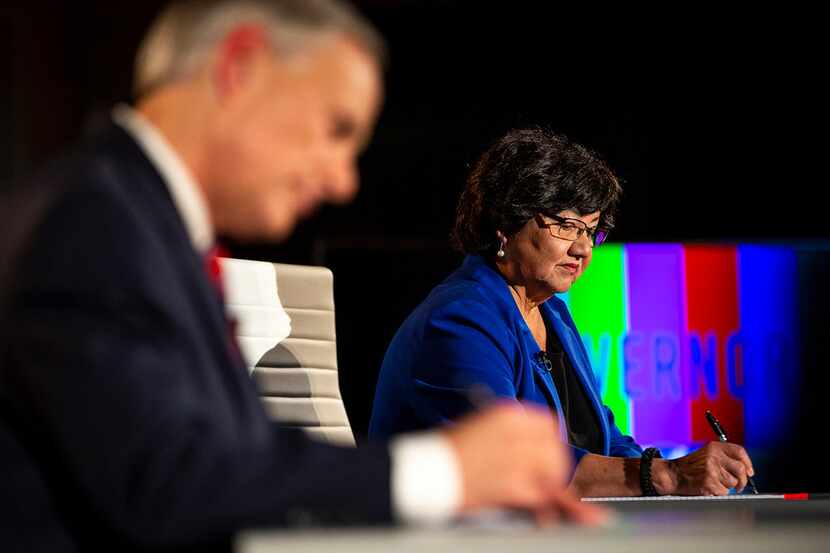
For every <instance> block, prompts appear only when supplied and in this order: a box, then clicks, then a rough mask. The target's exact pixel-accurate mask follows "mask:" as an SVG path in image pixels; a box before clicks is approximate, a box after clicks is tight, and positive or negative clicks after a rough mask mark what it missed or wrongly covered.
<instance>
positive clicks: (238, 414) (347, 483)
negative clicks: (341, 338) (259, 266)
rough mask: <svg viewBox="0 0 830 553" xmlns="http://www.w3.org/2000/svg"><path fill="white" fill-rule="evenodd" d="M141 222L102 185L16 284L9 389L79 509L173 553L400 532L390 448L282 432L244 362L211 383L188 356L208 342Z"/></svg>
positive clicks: (25, 265)
mask: <svg viewBox="0 0 830 553" xmlns="http://www.w3.org/2000/svg"><path fill="white" fill-rule="evenodd" d="M81 213H85V214H89V215H90V217H86V218H82V217H78V214H81ZM134 217H135V215H134V212H133V210H132V209H131V208H130V207H129V206H124V205H121V204H120V203H119V202H118V201H116V200H113V199H112V198H109V197H108V196H106V195H103V194H100V193H95V191H94V189H91V188H90V187H87V188H86V189H82V191H74V192H72V193H71V194H68V195H67V197H66V198H65V199H64V200H62V201H61V202H60V203H59V205H58V206H57V207H56V208H55V209H53V211H52V213H51V215H50V216H49V218H48V221H47V222H46V223H45V224H44V225H43V226H42V227H41V228H40V229H39V231H38V233H37V235H36V238H35V240H34V244H33V247H32V248H31V249H30V250H29V252H30V253H29V254H28V255H27V256H26V257H24V258H23V260H22V263H21V270H20V272H19V275H20V277H19V279H18V281H17V282H18V286H17V290H16V294H15V299H14V305H13V307H12V311H11V313H12V316H13V320H14V328H13V329H11V331H10V337H9V339H10V342H9V343H10V344H11V346H10V356H11V361H12V362H11V363H10V364H8V367H9V369H8V371H9V372H10V374H8V375H7V377H8V382H9V383H11V385H12V386H13V387H14V388H13V390H14V392H13V393H14V401H15V402H16V405H17V408H18V409H19V410H20V412H21V413H23V415H22V418H24V419H26V420H27V426H28V429H27V430H28V432H30V433H32V434H33V435H36V436H37V441H38V442H39V443H40V444H41V445H42V446H43V450H44V452H45V453H44V454H43V455H42V457H43V458H44V459H45V461H44V462H45V463H47V464H48V465H49V466H50V467H51V468H50V470H51V471H52V473H53V476H55V481H57V482H60V485H61V486H62V487H64V488H65V489H69V490H71V491H72V495H71V496H70V497H73V498H75V500H76V501H77V502H76V503H75V504H74V505H71V506H70V509H75V510H80V511H84V512H87V513H90V514H92V515H93V517H94V518H96V519H98V520H100V521H101V522H102V528H101V531H104V527H107V528H111V529H112V531H113V532H114V533H115V534H117V535H120V536H122V537H124V538H125V539H127V540H128V541H131V542H134V543H141V544H145V545H148V546H173V547H175V546H177V545H179V544H192V543H198V542H202V541H210V540H215V539H224V538H227V537H228V536H232V535H233V534H234V533H235V532H236V531H238V530H239V529H241V528H244V527H250V526H253V525H268V524H280V523H287V522H288V523H290V522H301V521H307V520H309V519H310V520H315V519H320V520H334V521H337V522H358V521H359V522H363V523H366V522H385V521H388V520H390V517H391V514H390V513H391V507H390V491H389V474H390V467H389V464H390V462H389V457H388V453H387V451H386V448H385V447H382V446H377V447H368V448H363V449H340V448H335V447H330V446H326V445H323V444H319V443H316V442H313V441H310V440H309V439H307V438H306V437H305V436H304V435H303V434H302V433H301V432H300V431H292V430H287V429H281V428H278V427H277V426H276V425H275V424H273V423H271V422H269V421H268V420H267V419H266V417H265V415H264V412H262V409H261V408H260V407H259V405H258V404H257V405H256V408H252V402H255V401H256V402H257V403H258V398H257V394H256V392H255V391H254V388H253V384H251V383H250V381H249V379H248V378H247V375H243V378H238V375H236V374H235V369H236V368H235V367H232V366H230V365H231V364H230V363H229V364H228V366H227V367H223V368H222V370H218V371H208V372H207V377H206V378H205V377H204V375H201V374H200V375H199V378H197V376H196V372H195V370H194V369H195V367H192V366H189V364H190V360H189V359H188V358H187V356H186V355H185V354H184V353H183V352H185V351H187V348H193V347H198V345H195V344H188V343H186V341H187V340H188V334H187V333H186V332H184V329H183V328H182V327H181V322H180V321H179V319H178V318H177V316H176V313H173V312H171V310H170V308H169V306H166V305H164V302H163V301H160V300H159V299H158V298H157V297H156V294H155V292H154V289H155V288H154V286H155V285H157V283H156V280H154V279H157V278H158V276H157V274H156V273H157V270H158V268H159V264H160V263H162V262H161V261H160V260H159V259H157V258H155V257H154V254H153V253H152V251H153V250H152V249H151V248H150V249H148V248H147V236H145V235H144V234H143V233H142V230H141V222H140V221H131V219H132V218H134ZM191 253H192V252H191ZM154 283H156V284H155V285H154ZM217 390H220V392H217ZM251 413H253V415H251Z"/></svg>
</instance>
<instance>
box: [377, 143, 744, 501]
mask: <svg viewBox="0 0 830 553" xmlns="http://www.w3.org/2000/svg"><path fill="white" fill-rule="evenodd" d="M620 194H621V188H620V185H619V182H618V180H617V177H616V176H615V175H614V173H613V172H612V171H611V170H610V169H609V168H608V166H607V165H606V164H605V163H604V162H603V161H601V160H600V159H599V158H597V157H596V156H595V155H594V154H593V153H591V152H589V151H588V150H587V149H585V148H584V147H582V146H580V145H578V144H575V143H573V142H571V141H569V140H568V139H567V138H565V137H564V136H561V135H556V134H553V133H549V132H546V131H543V130H539V129H525V130H517V131H511V132H510V133H508V134H507V135H506V136H504V137H503V138H502V139H500V140H499V141H498V142H496V143H495V144H494V145H493V146H492V147H491V148H490V149H489V150H488V151H487V152H485V154H484V155H483V156H482V157H481V158H480V159H479V161H478V163H477V164H476V166H475V167H474V169H473V171H472V173H471V175H470V177H469V179H468V182H467V187H466V189H465V190H464V192H463V194H462V196H461V199H460V202H459V206H458V213H457V218H456V225H455V230H454V233H453V241H454V242H455V245H456V246H457V247H458V248H459V249H460V250H461V251H462V252H464V253H466V254H467V257H466V259H465V260H464V262H463V264H462V266H461V267H460V268H459V269H458V270H456V271H455V272H454V273H453V274H451V275H450V276H449V277H448V278H447V279H446V280H445V281H444V282H443V283H442V284H440V285H439V286H437V287H436V288H435V289H434V290H433V291H432V292H431V293H430V294H429V296H428V297H427V298H426V300H424V302H423V303H422V304H421V305H419V306H418V307H417V308H416V309H415V311H414V312H413V313H412V314H411V315H410V316H409V317H408V318H407V320H406V321H405V322H404V324H403V325H402V326H401V328H400V329H399V331H398V332H397V334H396V335H395V337H394V339H393V340H392V343H391V344H390V346H389V349H388V351H387V352H386V356H385V358H384V361H383V366H382V368H381V373H380V379H379V382H378V386H377V391H376V396H375V402H374V407H373V412H372V420H371V424H370V429H369V433H370V437H372V438H377V439H385V438H388V437H389V436H391V435H393V434H396V433H399V432H405V431H411V430H417V429H421V428H427V427H430V426H434V425H436V424H442V423H445V422H447V421H451V420H453V419H455V418H457V417H458V416H460V415H461V414H463V413H465V412H467V411H469V410H471V409H473V408H475V407H476V406H477V404H479V403H481V402H482V401H483V400H488V401H489V400H490V399H491V398H510V399H518V400H521V401H527V402H533V403H537V404H541V405H545V406H548V407H549V408H550V409H551V411H552V412H553V413H555V414H556V416H557V418H558V423H559V429H560V433H561V435H562V439H563V440H564V441H566V442H567V443H568V444H569V445H570V447H571V449H572V452H573V456H574V460H575V462H576V469H575V471H574V475H573V487H574V488H575V490H576V491H577V492H578V493H580V494H581V495H640V494H658V493H661V494H668V493H674V494H724V493H727V492H728V490H729V489H730V488H734V487H738V488H741V489H742V488H743V487H744V486H745V485H746V482H747V478H748V477H749V476H751V474H752V465H751V461H750V460H749V457H748V456H747V454H746V452H745V451H744V450H743V448H741V447H740V446H737V445H734V444H719V443H711V444H708V445H707V446H706V447H704V448H702V449H700V450H698V451H697V452H695V453H692V454H690V455H688V456H686V457H682V458H680V459H675V460H672V461H665V460H662V459H655V458H656V457H659V451H657V450H656V449H654V448H649V449H647V450H645V452H644V451H643V449H642V448H641V447H640V446H639V445H637V443H636V442H635V441H634V440H633V439H632V438H631V437H630V436H625V435H623V434H622V433H621V432H620V430H619V429H618V428H617V426H616V425H615V424H614V416H613V414H612V413H611V411H610V410H609V409H608V407H606V406H605V405H603V404H602V401H601V399H600V395H599V392H598V386H597V384H596V382H595V380H594V375H593V372H592V370H591V365H590V360H589V357H588V354H587V352H586V351H585V348H584V346H583V344H582V341H581V340H580V338H579V333H578V332H577V329H576V326H575V325H574V322H573V319H572V318H571V315H570V313H569V312H568V309H567V307H566V305H565V304H564V302H562V300H560V299H559V298H557V297H555V294H557V293H563V292H567V291H568V289H569V288H570V287H571V285H572V284H573V283H574V281H576V279H578V278H579V277H580V275H581V274H582V273H583V272H584V271H585V270H586V269H587V267H588V265H589V263H590V261H591V254H592V252H593V248H594V247H596V246H598V245H599V244H601V243H602V241H603V240H604V239H605V237H606V235H607V232H608V230H609V229H611V228H612V226H613V223H614V214H615V210H616V206H617V203H618V200H619V197H620Z"/></svg>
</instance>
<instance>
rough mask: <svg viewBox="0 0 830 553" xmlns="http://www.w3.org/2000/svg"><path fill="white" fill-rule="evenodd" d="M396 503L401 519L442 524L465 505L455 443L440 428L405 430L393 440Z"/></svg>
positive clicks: (394, 498) (390, 449)
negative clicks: (405, 432)
mask: <svg viewBox="0 0 830 553" xmlns="http://www.w3.org/2000/svg"><path fill="white" fill-rule="evenodd" d="M389 453H390V455H391V457H392V483H391V484H392V507H393V509H394V514H395V517H396V518H397V520H399V521H401V522H404V523H408V524H438V523H442V522H446V521H448V520H449V519H450V518H452V517H453V516H454V515H456V514H458V510H459V509H460V507H461V493H462V490H461V485H462V482H461V470H460V467H459V466H458V459H457V458H456V455H455V451H453V449H452V446H451V445H450V444H449V443H448V442H447V440H446V438H444V437H442V436H441V435H439V434H438V433H436V432H423V433H417V434H404V435H401V436H398V437H397V438H394V439H393V440H392V441H391V442H390V444H389Z"/></svg>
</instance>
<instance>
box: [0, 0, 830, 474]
mask: <svg viewBox="0 0 830 553" xmlns="http://www.w3.org/2000/svg"><path fill="white" fill-rule="evenodd" d="M161 5H163V2H161V1H159V0H148V1H144V2H124V3H115V2H109V1H104V0H96V1H86V2H71V3H70V2H57V1H52V2H49V1H42V0H34V1H32V2H28V3H27V4H26V7H25V8H18V9H15V10H14V11H9V8H2V9H4V10H6V11H5V12H4V13H0V16H2V17H0V51H2V56H0V75H2V76H3V78H4V79H8V82H7V83H4V86H2V87H0V125H1V126H0V128H2V129H3V130H4V132H3V133H2V134H0V182H8V181H10V180H11V179H16V178H22V177H24V176H25V175H26V174H28V173H29V172H30V171H31V170H33V168H35V167H36V166H37V165H38V164H39V163H41V162H43V160H44V159H46V158H48V157H49V156H50V155H53V154H54V153H55V152H57V151H59V150H60V148H61V147H63V146H65V145H66V144H69V143H71V142H72V140H74V139H75V138H76V137H78V136H79V135H80V134H81V132H82V130H83V128H84V126H85V124H86V123H87V122H88V121H89V120H90V119H91V118H95V117H101V116H103V115H105V114H106V113H107V112H108V110H109V109H110V107H111V106H112V105H113V103H115V102H117V101H127V100H130V81H131V67H132V57H133V55H134V53H135V49H136V47H137V44H138V42H139V40H140V38H141V36H142V34H143V32H144V30H145V29H146V27H147V26H148V25H149V23H150V21H151V20H152V18H153V17H154V16H155V14H156V13H157V12H158V10H159V8H160V6H161ZM358 5H359V7H360V8H361V9H362V11H363V12H364V13H365V14H366V15H367V16H368V17H369V18H370V19H371V20H372V21H373V22H375V24H376V25H377V26H378V27H379V29H380V30H381V31H382V33H383V34H384V35H385V36H386V37H387V39H388V42H389V47H390V52H391V60H392V62H391V65H390V68H389V71H388V73H387V82H386V84H387V97H386V104H385V107H384V111H383V113H382V115H381V119H380V121H379V124H378V128H377V132H376V134H375V138H374V141H373V143H372V145H371V147H370V149H369V150H368V152H367V153H366V154H365V155H364V157H363V159H362V160H361V169H362V188H361V193H360V195H359V196H358V198H357V200H356V201H355V202H354V203H353V204H352V205H350V206H348V207H343V208H324V209H322V210H321V211H320V212H319V213H318V216H317V217H316V218H315V219H314V220H312V221H308V222H306V223H303V224H302V225H301V226H300V227H299V228H298V230H297V232H296V234H295V235H294V237H293V238H292V239H291V240H290V241H288V242H286V243H283V244H260V245H256V246H253V245H244V244H231V251H232V253H233V254H234V255H236V256H240V257H253V258H259V259H266V260H274V261H281V262H289V263H305V264H321V265H326V266H328V267H330V268H331V269H332V270H333V271H334V274H335V276H336V278H335V299H336V303H337V329H338V355H339V364H340V367H341V387H342V391H343V395H344V399H345V401H346V406H347V409H348V412H349V416H350V418H351V421H352V424H353V426H354V429H355V432H356V434H357V435H358V439H361V437H362V434H364V433H365V431H366V427H367V425H368V417H369V412H370V406H371V398H372V396H373V393H374V385H375V380H376V377H377V371H378V368H379V366H380V362H381V359H382V355H383V352H384V350H385V348H386V345H387V344H388V342H389V340H390V339H391V337H392V335H393V333H394V332H395V330H396V328H397V327H398V325H399V324H400V323H401V321H402V320H403V318H404V317H405V316H406V314H407V313H408V312H409V311H410V310H411V309H412V308H413V307H414V306H415V305H416V304H417V303H418V302H419V301H420V300H421V299H423V297H424V296H425V295H426V293H427V292H428V291H429V289H430V288H432V286H434V285H435V284H436V283H437V282H439V281H440V280H441V279H442V278H443V277H444V276H445V275H446V274H447V273H448V272H449V271H450V270H451V269H452V268H454V267H455V266H456V265H457V263H458V262H459V260H460V257H459V256H458V255H457V254H455V253H453V252H452V251H450V249H449V247H448V245H447V236H448V234H449V229H450V227H451V224H452V220H453V214H454V209H455V202H456V200H457V198H458V194H459V192H460V190H461V187H462V185H463V181H464V177H465V174H466V172H467V170H468V167H469V166H470V164H471V163H472V162H473V160H474V159H475V157H476V156H477V154H479V153H480V152H481V151H482V150H483V149H484V148H485V147H486V146H487V145H488V144H489V143H490V142H491V141H492V140H494V139H495V138H496V137H498V136H499V135H500V134H501V133H503V132H504V131H506V130H507V129H509V128H511V127H515V126H518V125H523V124H541V125H545V126H549V127H551V128H553V129H555V130H557V131H560V132H564V133H566V134H568V135H569V136H570V137H571V138H573V139H575V140H577V141H579V142H582V143H583V144H585V145H587V146H589V147H591V148H593V149H595V150H597V151H598V152H599V153H600V154H601V155H602V156H603V157H605V158H606V159H607V160H608V161H609V163H610V165H611V166H612V167H613V168H615V169H616V170H617V171H618V173H619V174H620V175H621V177H622V179H623V181H624V189H625V198H624V202H623V204H622V206H621V214H620V216H619V220H618V228H617V229H616V230H615V232H614V233H613V235H612V239H615V240H618V241H677V240H683V241H712V240H715V241H731V240H741V241H795V242H796V243H805V242H809V243H811V244H818V245H822V244H824V243H826V241H827V239H828V238H830V230H828V224H827V221H826V219H827V213H826V207H825V206H826V203H825V201H824V196H825V194H824V188H825V187H826V186H827V170H826V168H825V167H824V166H825V164H826V161H825V151H826V146H827V139H826V136H825V134H826V124H825V123H826V119H827V117H826V107H825V106H824V98H826V97H827V94H826V92H827V91H826V87H825V86H824V85H823V81H824V76H823V73H825V72H826V59H823V58H824V56H822V55H821V50H820V49H819V45H820V37H821V36H822V34H821V33H820V32H819V31H820V29H819V28H818V24H819V21H820V20H821V18H819V17H818V15H817V14H816V13H806V12H797V11H795V10H793V11H791V12H782V11H781V10H780V9H779V10H777V11H769V12H763V11H759V9H758V7H757V6H756V7H755V8H754V10H755V11H753V12H752V13H747V12H745V11H742V10H739V9H735V11H734V12H732V13H729V12H727V11H724V8H723V7H719V8H718V11H704V10H703V9H702V8H700V7H697V6H696V7H695V8H694V9H692V8H686V9H685V10H683V9H678V10H676V11H673V12H672V11H669V10H667V9H666V8H664V7H660V8H659V9H657V8H654V9H647V8H646V9H642V10H638V11H631V10H626V11H621V10H613V11H609V10H608V8H607V7H599V6H595V7H592V6H587V7H586V8H585V9H584V10H581V11H580V12H579V13H573V12H571V11H570V10H565V9H563V8H561V7H557V8H551V7H550V3H547V2H541V1H538V2H526V1H511V2H474V1H469V2H450V1H422V2H415V1H404V0H387V1H382V0H373V1H368V0H366V1H362V2H358ZM542 6H547V7H546V8H544V9H543V8H542ZM656 9H657V10H658V11H655V10H656ZM814 21H815V23H813V22H814ZM811 267H812V268H811V269H810V272H809V275H810V276H809V278H808V279H806V280H805V282H804V286H809V287H810V298H811V303H810V305H809V306H805V307H804V309H803V313H802V315H803V319H802V320H803V321H804V327H803V328H804V329H805V337H804V338H805V340H804V343H805V344H806V346H805V351H804V363H803V365H804V370H805V382H804V385H803V390H804V391H803V394H802V396H803V412H802V419H801V421H800V424H799V425H798V427H797V428H796V429H794V433H793V439H792V443H790V444H786V445H785V447H786V451H787V454H786V455H782V456H781V457H780V460H779V461H778V465H777V466H775V467H773V469H772V470H773V474H772V475H771V476H770V477H769V478H768V480H767V484H768V485H770V486H774V487H776V488H778V489H790V490H802V489H810V490H812V491H816V490H817V489H820V490H824V491H830V481H829V479H828V476H826V475H825V473H826V472H827V471H826V469H825V467H824V466H823V465H822V463H821V458H820V457H819V456H818V455H816V454H815V451H816V446H817V445H818V442H820V441H821V440H822V438H817V436H821V435H822V431H823V428H824V421H825V420H826V418H827V416H826V414H825V412H824V411H823V410H820V405H819V401H820V399H821V397H822V396H823V395H824V393H825V390H827V389H828V385H830V382H828V376H827V370H826V368H825V360H826V359H827V358H828V353H830V351H829V350H830V346H828V344H830V331H829V330H828V324H827V323H826V322H825V315H824V313H825V311H824V309H825V308H827V307H830V297H828V296H830V293H828V292H827V290H826V284H827V282H828V277H830V261H828V259H827V258H821V257H819V258H817V259H816V260H815V261H814V262H812V264H811ZM783 450H784V448H783V447H782V451H783Z"/></svg>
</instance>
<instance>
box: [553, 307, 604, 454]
mask: <svg viewBox="0 0 830 553" xmlns="http://www.w3.org/2000/svg"><path fill="white" fill-rule="evenodd" d="M545 326H546V327H547V333H548V347H547V357H548V359H549V360H550V374H551V376H552V377H553V384H554V386H556V392H557V393H558V394H559V400H560V402H561V404H562V409H563V411H564V413H563V415H564V417H565V422H566V424H567V425H568V443H570V444H571V445H572V446H574V447H579V448H581V449H584V450H587V451H590V452H591V453H600V454H601V453H602V432H601V430H600V423H599V419H598V418H597V414H596V411H595V410H594V409H593V408H592V407H591V403H590V401H589V399H588V395H587V394H586V392H585V388H584V387H583V386H582V383H581V382H580V380H579V377H578V376H577V374H576V371H575V370H574V367H573V364H572V363H571V360H570V358H569V357H568V355H567V354H566V353H565V351H564V350H563V349H562V343H561V342H560V341H559V336H557V334H556V331H554V330H553V329H552V328H551V327H550V326H549V325H548V324H547V322H546V323H545Z"/></svg>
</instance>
